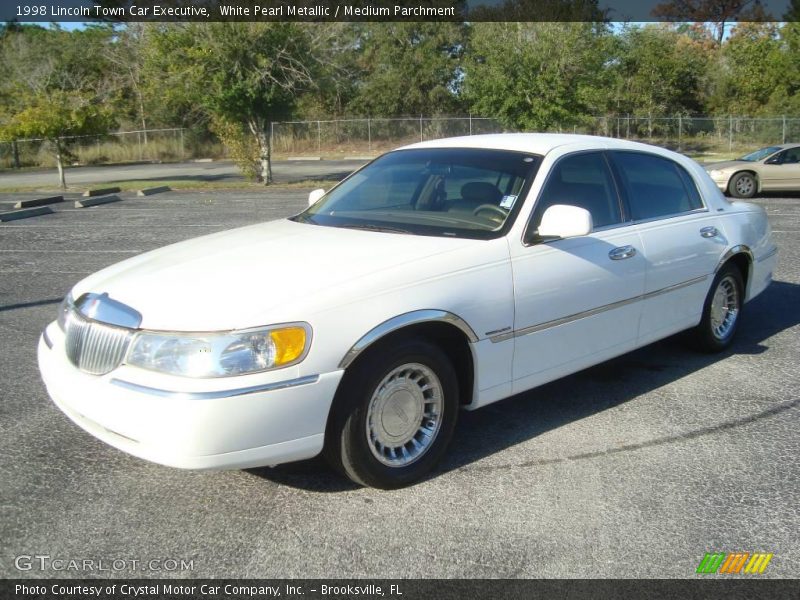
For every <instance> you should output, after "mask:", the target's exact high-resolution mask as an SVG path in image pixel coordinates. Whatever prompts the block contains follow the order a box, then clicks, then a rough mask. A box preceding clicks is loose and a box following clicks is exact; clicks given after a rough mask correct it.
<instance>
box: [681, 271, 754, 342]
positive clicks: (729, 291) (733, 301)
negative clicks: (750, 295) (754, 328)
mask: <svg viewBox="0 0 800 600" xmlns="http://www.w3.org/2000/svg"><path fill="white" fill-rule="evenodd" d="M743 304H744V283H743V281H742V274H741V272H740V271H739V269H738V268H737V267H736V266H735V265H732V264H728V265H726V266H724V267H723V268H722V269H721V270H720V271H719V273H717V276H716V277H715V278H714V283H713V284H712V285H711V289H710V290H709V292H708V296H707V297H706V301H705V304H704V305H703V318H702V319H701V321H700V324H699V325H698V326H697V327H696V328H695V329H694V332H693V333H694V340H695V342H696V345H697V346H698V348H699V349H700V350H702V351H704V352H721V351H722V350H725V349H726V348H727V347H728V346H730V345H731V343H732V342H733V338H734V335H735V334H736V329H737V327H738V325H739V318H740V316H741V313H742V305H743Z"/></svg>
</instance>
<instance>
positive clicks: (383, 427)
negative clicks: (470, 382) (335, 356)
mask: <svg viewBox="0 0 800 600" xmlns="http://www.w3.org/2000/svg"><path fill="white" fill-rule="evenodd" d="M351 369H352V370H348V373H347V374H346V375H345V379H344V380H343V381H342V385H341V387H340V390H339V391H338V392H337V395H336V400H335V406H334V409H333V410H334V414H333V418H332V421H331V423H330V425H329V431H328V433H327V436H326V444H325V456H326V458H327V459H328V461H329V462H330V463H331V464H332V465H333V466H334V467H336V468H337V469H339V470H340V471H342V472H343V473H344V474H345V475H347V476H348V477H349V478H350V479H352V480H353V481H354V482H356V483H359V484H361V485H365V486H371V487H377V488H384V489H392V488H398V487H402V486H405V485H409V484H411V483H414V482H416V481H418V480H419V479H421V478H422V477H424V476H425V474H427V473H428V472H429V471H430V470H431V469H433V467H434V466H435V465H436V463H438V462H439V460H440V459H441V457H442V456H443V454H444V452H445V450H446V448H447V445H448V443H449V442H450V438H451V437H452V435H453V430H454V428H455V423H456V418H457V415H458V381H457V378H456V372H455V369H454V368H453V365H452V363H451V362H450V360H449V359H448V357H447V355H446V354H445V353H444V352H443V351H442V350H441V349H440V348H439V347H438V346H436V345H434V344H431V343H429V342H427V341H422V340H406V341H401V342H399V343H397V344H395V345H393V346H391V347H387V346H384V347H383V348H381V349H380V350H373V351H372V352H371V353H370V354H369V355H367V356H365V357H363V358H362V359H361V360H360V361H359V362H357V363H356V364H354V365H353V366H352V367H351Z"/></svg>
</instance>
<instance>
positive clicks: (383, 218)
mask: <svg viewBox="0 0 800 600" xmlns="http://www.w3.org/2000/svg"><path fill="white" fill-rule="evenodd" d="M540 162H541V158H540V157H539V156H535V155H530V154H526V153H520V152H511V151H505V150H486V149H479V148H420V149H409V150H398V151H395V152H390V153H388V154H385V155H383V156H381V157H380V158H378V159H376V160H375V161H373V162H372V163H370V164H369V165H367V166H366V167H364V168H363V169H362V170H360V171H358V172H357V173H354V174H353V175H352V176H351V177H349V178H347V179H346V180H345V181H343V182H342V183H341V184H340V185H338V186H337V187H335V188H334V189H332V190H331V191H330V192H329V193H328V194H326V195H325V196H324V197H323V198H322V200H320V201H319V202H317V203H316V204H314V205H313V206H311V207H310V208H309V209H308V210H306V211H305V212H303V213H301V214H300V215H298V216H297V217H295V220H297V221H300V222H304V223H312V224H314V225H323V226H327V227H352V228H360V229H371V230H374V229H383V230H387V231H393V232H403V233H415V234H419V235H443V236H463V237H472V238H478V239H489V238H493V237H498V236H499V235H501V234H502V233H503V232H504V231H505V230H506V229H507V228H508V227H510V225H511V223H512V222H513V219H514V217H515V216H516V213H517V212H518V211H519V208H520V206H521V204H522V199H523V197H524V195H525V192H526V191H527V189H528V184H529V183H530V181H532V180H533V178H534V177H535V176H536V171H537V169H538V167H539V163H540ZM518 200H519V201H518Z"/></svg>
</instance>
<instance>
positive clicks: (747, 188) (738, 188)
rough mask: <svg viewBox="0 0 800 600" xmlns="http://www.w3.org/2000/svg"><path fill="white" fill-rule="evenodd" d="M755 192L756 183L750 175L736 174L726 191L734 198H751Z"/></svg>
mask: <svg viewBox="0 0 800 600" xmlns="http://www.w3.org/2000/svg"><path fill="white" fill-rule="evenodd" d="M757 190H758V182H757V181H756V176H755V175H753V174H752V173H737V174H736V175H734V176H733V177H731V182H730V184H728V191H729V192H730V194H731V196H734V197H735V198H752V197H753V196H755V195H756V191H757Z"/></svg>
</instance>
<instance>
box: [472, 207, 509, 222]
mask: <svg viewBox="0 0 800 600" xmlns="http://www.w3.org/2000/svg"><path fill="white" fill-rule="evenodd" d="M484 211H485V212H491V213H494V215H493V216H498V215H499V216H500V217H502V218H503V219H505V218H506V215H507V214H508V213H507V212H506V211H504V210H503V209H502V208H500V207H499V206H497V205H496V204H481V205H480V206H478V207H477V208H476V209H475V210H473V211H472V214H473V215H475V216H477V215H478V213H481V212H484Z"/></svg>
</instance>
